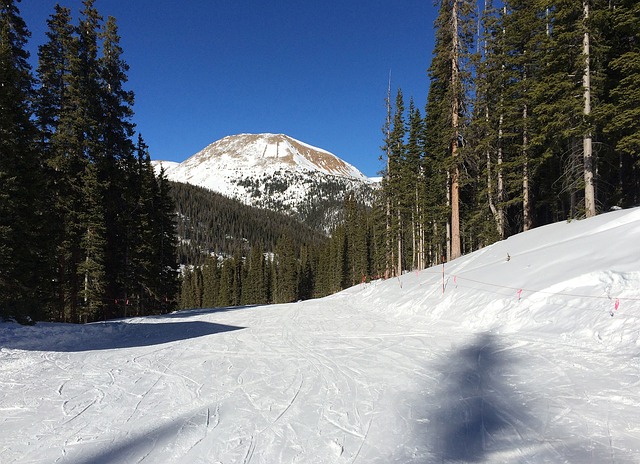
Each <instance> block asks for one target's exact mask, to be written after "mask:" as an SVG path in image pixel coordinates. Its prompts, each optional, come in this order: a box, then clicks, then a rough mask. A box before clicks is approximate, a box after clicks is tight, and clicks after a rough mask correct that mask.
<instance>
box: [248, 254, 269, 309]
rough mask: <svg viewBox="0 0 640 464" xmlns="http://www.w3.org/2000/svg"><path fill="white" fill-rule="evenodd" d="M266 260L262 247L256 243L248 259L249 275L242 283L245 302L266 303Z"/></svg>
mask: <svg viewBox="0 0 640 464" xmlns="http://www.w3.org/2000/svg"><path fill="white" fill-rule="evenodd" d="M265 266H266V261H265V257H264V253H263V251H262V247H261V246H260V245H254V246H252V247H251V254H250V256H249V261H248V272H247V277H246V279H245V280H244V282H243V285H242V292H243V298H242V301H243V304H266V303H267V301H268V300H267V282H266V269H265Z"/></svg>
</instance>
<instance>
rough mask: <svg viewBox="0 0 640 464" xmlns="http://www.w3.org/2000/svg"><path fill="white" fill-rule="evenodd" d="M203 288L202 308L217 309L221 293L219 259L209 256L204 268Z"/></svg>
mask: <svg viewBox="0 0 640 464" xmlns="http://www.w3.org/2000/svg"><path fill="white" fill-rule="evenodd" d="M202 286H203V289H202V306H203V307H204V308H213V307H215V306H216V304H217V298H218V293H219V291H220V269H219V267H218V259H217V258H215V257H213V256H207V258H206V259H205V262H204V265H203V267H202Z"/></svg>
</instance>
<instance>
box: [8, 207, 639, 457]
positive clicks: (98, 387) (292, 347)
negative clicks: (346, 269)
mask: <svg viewBox="0 0 640 464" xmlns="http://www.w3.org/2000/svg"><path fill="white" fill-rule="evenodd" d="M507 255H508V256H509V259H507ZM444 287H445V288H444V293H443V268H442V267H436V268H432V269H428V270H425V271H423V272H419V273H415V272H413V273H409V274H405V275H404V276H402V277H401V278H396V279H391V280H387V281H375V282H372V283H368V284H363V285H358V286H356V287H353V288H351V289H348V290H347V291H344V292H342V293H340V294H337V295H334V296H331V297H328V298H323V299H318V300H312V301H305V302H298V303H293V304H288V305H277V306H264V307H246V308H239V309H238V308H229V309H222V310H221V309H217V310H199V311H186V312H179V313H174V314H171V315H167V316H163V317H150V318H138V319H128V320H122V321H116V322H107V323H98V324H90V325H85V326H73V325H65V324H45V323H42V324H37V325H36V326H34V327H21V326H18V325H16V324H0V347H1V348H0V462H2V463H3V464H5V463H56V462H57V463H74V464H89V463H92V464H96V463H97V464H100V463H103V464H106V463H140V462H142V463H225V464H226V463H241V464H248V463H254V464H257V463H363V464H366V463H443V462H447V463H448V462H452V463H453V462H460V463H462V462H478V463H484V462H486V463H540V462H545V463H637V462H640V357H639V353H640V345H639V344H640V338H639V332H640V325H639V322H640V318H639V316H640V209H632V210H625V211H617V212H612V213H607V214H603V215H601V216H598V217H596V218H593V219H589V220H583V221H573V222H570V223H566V222H565V223H559V224H555V225H551V226H547V227H541V228H539V229H535V230H533V231H530V232H528V233H523V234H520V235H517V236H514V237H511V238H509V239H508V240H506V241H504V242H500V243H496V244H494V245H492V246H490V247H487V248H484V249H483V250H480V251H478V252H476V253H473V254H470V255H468V256H465V257H462V258H460V259H457V260H455V261H453V262H451V263H448V264H446V265H445V266H444Z"/></svg>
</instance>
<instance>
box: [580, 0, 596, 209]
mask: <svg viewBox="0 0 640 464" xmlns="http://www.w3.org/2000/svg"><path fill="white" fill-rule="evenodd" d="M582 5H583V8H584V18H583V20H584V23H585V25H584V38H583V41H582V53H583V55H584V60H585V63H584V75H583V78H582V84H583V87H584V115H585V118H588V117H589V115H590V114H591V69H590V63H589V61H590V56H589V53H590V51H589V29H588V25H587V24H586V23H587V21H588V19H589V0H583V2H582ZM583 149H584V209H585V213H586V215H587V217H592V216H595V215H596V198H595V189H594V186H593V146H592V139H591V130H587V133H586V134H585V135H584V138H583Z"/></svg>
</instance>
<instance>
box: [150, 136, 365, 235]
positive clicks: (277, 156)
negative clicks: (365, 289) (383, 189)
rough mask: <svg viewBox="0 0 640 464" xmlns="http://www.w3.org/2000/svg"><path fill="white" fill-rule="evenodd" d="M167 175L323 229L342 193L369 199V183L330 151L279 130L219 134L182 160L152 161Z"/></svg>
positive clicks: (326, 225) (334, 216)
mask: <svg viewBox="0 0 640 464" xmlns="http://www.w3.org/2000/svg"><path fill="white" fill-rule="evenodd" d="M153 163H154V166H155V168H156V170H159V169H160V166H164V168H165V171H166V174H167V177H168V178H169V180H172V181H174V182H182V183H187V184H192V185H197V186H199V187H204V188H207V189H210V190H213V191H215V192H218V193H221V194H223V195H225V196H227V197H230V198H235V199H238V200H240V201H242V202H243V203H245V204H247V205H251V206H256V207H260V208H266V209H271V210H274V211H278V212H284V213H287V214H289V215H292V216H295V217H297V218H299V219H300V220H302V221H305V222H307V223H309V224H310V225H312V227H314V228H317V229H324V230H328V229H329V228H330V227H331V226H332V225H333V224H334V223H335V220H336V211H337V210H338V209H340V207H341V205H342V202H343V201H344V197H345V195H347V194H348V193H349V192H353V193H354V194H355V195H356V198H357V199H358V200H359V201H361V202H363V203H371V200H372V191H373V188H374V183H375V181H372V180H370V179H368V178H367V177H366V176H365V175H364V174H363V173H362V172H360V171H359V170H358V169H357V168H355V167H354V166H352V165H351V164H349V163H347V162H346V161H344V160H342V159H340V158H339V157H337V156H336V155H334V154H332V153H330V152H328V151H326V150H323V149H321V148H317V147H314V146H312V145H309V144H307V143H304V142H301V141H299V140H296V139H294V138H292V137H289V136H288V135H285V134H268V133H266V134H238V135H231V136H228V137H224V138H222V139H220V140H218V141H216V142H214V143H212V144H210V145H208V146H207V147H206V148H204V149H203V150H201V151H199V152H198V153H196V154H195V155H193V156H191V157H190V158H188V159H186V160H185V161H183V162H182V163H177V164H176V163H171V162H166V161H154V162H153Z"/></svg>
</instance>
